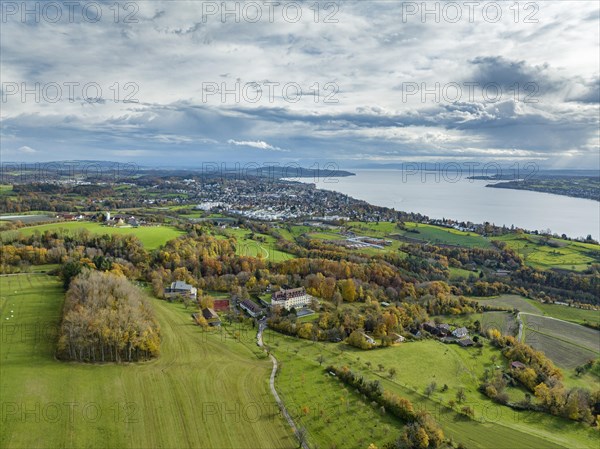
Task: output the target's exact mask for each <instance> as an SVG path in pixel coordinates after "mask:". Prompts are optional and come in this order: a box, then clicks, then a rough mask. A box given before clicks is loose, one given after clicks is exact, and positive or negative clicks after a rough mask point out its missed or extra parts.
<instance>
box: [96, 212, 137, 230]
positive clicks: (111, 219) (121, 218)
mask: <svg viewBox="0 0 600 449" xmlns="http://www.w3.org/2000/svg"><path fill="white" fill-rule="evenodd" d="M104 223H105V224H106V226H131V227H133V228H137V227H139V226H140V225H141V224H142V223H141V222H140V221H139V220H138V219H137V218H135V217H134V216H133V215H115V216H111V215H110V212H107V213H106V220H105V222H104Z"/></svg>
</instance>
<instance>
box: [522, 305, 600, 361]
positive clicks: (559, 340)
mask: <svg viewBox="0 0 600 449" xmlns="http://www.w3.org/2000/svg"><path fill="white" fill-rule="evenodd" d="M521 319H522V320H523V326H524V330H523V337H524V339H525V343H527V344H529V345H531V346H532V347H534V348H535V349H537V350H539V351H543V352H544V353H545V354H546V356H548V357H549V358H550V359H551V360H552V361H554V363H556V364H557V365H558V366H559V367H561V368H568V369H570V368H575V367H576V366H577V365H581V364H583V363H585V362H586V361H588V360H590V359H596V358H598V357H600V332H599V331H597V330H594V329H590V328H587V327H584V326H580V325H578V324H574V323H569V322H566V321H561V320H557V319H554V318H550V317H544V316H540V315H530V314H527V313H521Z"/></svg>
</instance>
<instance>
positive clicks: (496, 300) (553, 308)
mask: <svg viewBox="0 0 600 449" xmlns="http://www.w3.org/2000/svg"><path fill="white" fill-rule="evenodd" d="M474 299H477V300H478V301H479V303H480V304H481V305H489V306H497V307H510V308H514V309H518V310H519V311H520V312H527V313H532V314H534V315H545V316H550V317H553V318H558V319H559V320H564V321H571V322H573V323H577V324H583V323H591V324H596V325H598V324H600V311H599V310H586V309H578V308H576V307H569V306H564V305H560V304H542V303H541V302H539V301H534V300H533V299H527V298H524V297H523V296H519V295H500V296H491V297H476V298H474Z"/></svg>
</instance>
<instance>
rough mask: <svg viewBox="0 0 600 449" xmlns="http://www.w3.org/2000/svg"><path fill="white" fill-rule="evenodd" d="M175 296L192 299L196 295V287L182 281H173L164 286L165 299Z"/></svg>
mask: <svg viewBox="0 0 600 449" xmlns="http://www.w3.org/2000/svg"><path fill="white" fill-rule="evenodd" d="M176 296H187V297H188V298H190V299H192V300H194V301H195V300H196V299H197V297H198V289H197V288H196V287H193V286H192V285H190V284H187V283H185V282H183V281H175V282H172V283H171V286H170V287H167V288H165V299H169V300H171V299H173V298H174V297H176Z"/></svg>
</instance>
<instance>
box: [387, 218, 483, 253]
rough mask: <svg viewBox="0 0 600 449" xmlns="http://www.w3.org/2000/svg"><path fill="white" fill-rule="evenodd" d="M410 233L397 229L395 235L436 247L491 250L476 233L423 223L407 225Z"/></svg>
mask: <svg viewBox="0 0 600 449" xmlns="http://www.w3.org/2000/svg"><path fill="white" fill-rule="evenodd" d="M405 227H406V228H407V229H408V230H411V231H418V233H416V232H408V231H403V230H400V229H397V230H396V231H395V232H394V233H395V234H398V235H399V236H401V237H404V238H406V239H411V240H413V239H414V240H419V241H422V242H428V243H432V244H434V245H437V244H440V245H452V246H464V247H469V248H491V247H492V245H491V243H490V241H489V240H487V239H486V238H485V237H482V236H481V235H479V234H476V233H474V232H463V231H459V230H457V229H450V228H443V227H440V226H433V225H428V224H422V223H405Z"/></svg>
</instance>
